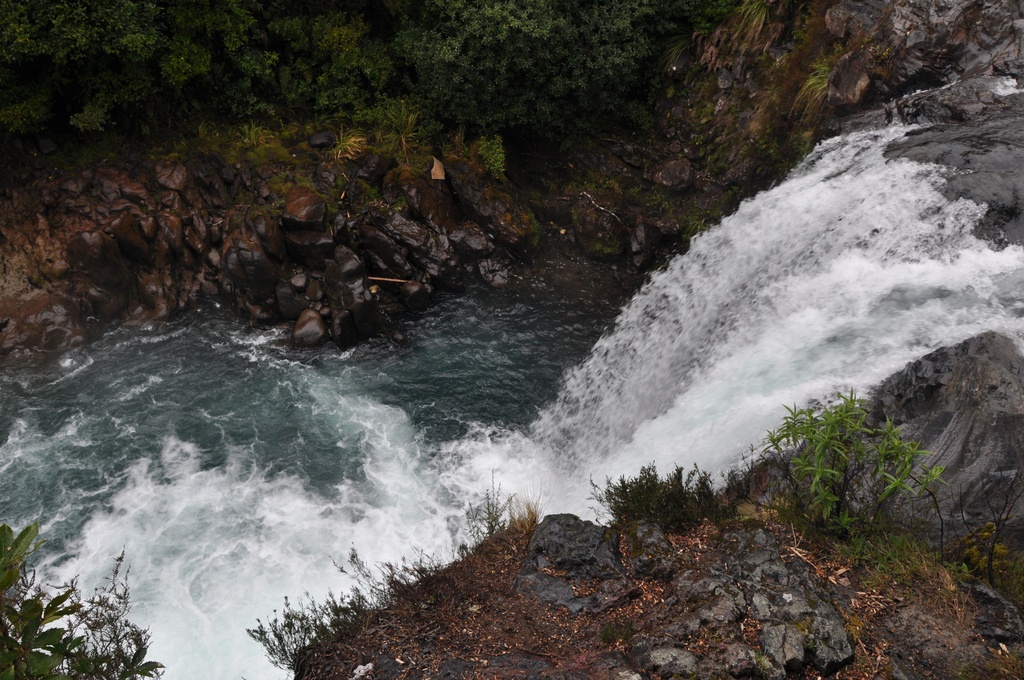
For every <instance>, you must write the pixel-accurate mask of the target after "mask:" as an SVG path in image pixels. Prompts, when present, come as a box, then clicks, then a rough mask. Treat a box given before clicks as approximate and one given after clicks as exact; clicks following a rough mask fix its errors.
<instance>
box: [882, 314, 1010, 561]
mask: <svg viewBox="0 0 1024 680" xmlns="http://www.w3.org/2000/svg"><path fill="white" fill-rule="evenodd" d="M1022 376H1024V357H1022V356H1021V355H1020V353H1019V352H1018V350H1017V347H1016V344H1015V343H1014V341H1013V340H1011V339H1010V338H1007V337H1005V336H1002V335H999V334H997V333H993V332H988V333H983V334H981V335H979V336H976V337H974V338H971V339H969V340H966V341H964V342H962V343H960V344H958V345H955V346H953V347H944V348H941V349H939V350H936V351H934V352H931V353H929V354H927V355H925V356H924V357H922V358H920V359H918V360H917V361H914V362H912V363H910V364H908V365H907V366H906V367H905V368H904V369H903V370H902V371H899V372H898V373H896V374H894V375H893V376H891V377H889V378H888V379H886V380H885V381H884V382H883V383H882V384H881V385H880V386H879V387H878V388H877V389H876V390H875V394H874V398H873V402H872V410H873V413H874V414H875V417H876V418H879V419H880V418H884V417H888V418H891V419H892V420H893V421H894V422H896V423H897V424H900V425H901V430H902V431H903V436H904V438H906V439H908V440H914V441H920V442H921V446H922V448H924V449H925V450H928V451H932V452H934V455H933V456H930V457H929V460H928V464H929V465H943V466H945V470H944V472H943V479H944V480H945V481H946V484H944V485H943V489H942V490H939V500H940V506H941V508H942V511H943V514H944V515H946V516H947V518H946V521H947V526H946V527H945V531H946V532H947V533H948V532H949V531H950V530H951V527H952V528H957V527H959V528H961V529H962V528H963V527H962V522H963V521H964V519H966V522H967V524H968V526H970V527H980V526H982V525H984V524H985V523H986V522H988V521H991V520H992V512H991V508H990V505H991V504H992V503H995V504H996V505H999V503H1000V502H1001V499H1004V498H1006V494H1011V493H1013V488H1014V485H1015V484H1018V483H1020V482H1019V480H1018V472H1017V471H1018V470H1020V469H1021V467H1022V463H1024V461H1022V458H1021V451H1020V446H1019V442H1020V441H1022V440H1024V383H1022ZM978 423H984V424H985V426H984V427H979V426H978ZM1022 479H1024V478H1022ZM907 511H908V512H914V511H915V509H914V506H913V505H911V506H909V507H908V509H907ZM933 514H934V513H928V514H925V513H920V516H922V517H928V516H933ZM939 528H940V527H939V526H938V519H937V518H935V519H934V524H933V526H932V529H933V532H934V536H935V537H936V538H938V530H939ZM1004 535H1005V536H1006V537H1007V538H1008V539H1010V540H1011V542H1012V543H1014V544H1017V545H1021V544H1024V526H1022V524H1021V521H1020V519H1018V518H1013V519H1012V520H1011V521H1010V522H1009V523H1008V525H1007V527H1006V529H1005V530H1004Z"/></svg>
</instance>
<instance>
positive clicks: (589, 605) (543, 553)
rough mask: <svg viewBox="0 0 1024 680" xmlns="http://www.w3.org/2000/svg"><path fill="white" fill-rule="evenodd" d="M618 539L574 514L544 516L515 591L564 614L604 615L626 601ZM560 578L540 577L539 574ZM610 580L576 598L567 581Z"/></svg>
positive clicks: (604, 528) (529, 547) (531, 543)
mask: <svg viewBox="0 0 1024 680" xmlns="http://www.w3.org/2000/svg"><path fill="white" fill-rule="evenodd" d="M617 540H618V537H617V536H616V535H615V534H614V533H613V532H612V531H611V530H610V529H608V528H606V527H601V526H598V525H596V524H594V523H593V522H588V521H584V520H581V519H580V518H579V517H576V516H575V515H549V516H547V517H545V518H544V519H543V521H541V523H540V525H538V527H537V530H536V531H535V532H534V534H533V538H531V539H530V543H529V545H528V546H527V558H526V560H525V562H524V564H523V567H522V569H521V570H520V572H519V575H518V576H517V577H516V585H515V588H516V592H517V593H521V594H528V595H532V596H534V597H536V598H538V599H539V600H541V601H543V602H548V603H551V604H555V605H558V606H561V607H565V608H566V609H568V610H569V611H570V612H573V613H578V612H581V611H584V610H587V611H591V612H600V611H606V610H607V609H608V608H609V607H611V606H613V605H614V604H615V603H617V602H620V601H622V600H623V599H624V598H628V597H629V593H628V590H629V587H628V584H626V583H625V582H622V581H621V580H620V577H621V576H622V575H623V574H624V573H625V570H624V567H623V565H622V561H621V560H620V559H619V555H618V550H617V548H616V543H617ZM549 568H550V569H554V570H557V571H558V572H561V574H562V575H561V576H557V577H556V576H553V575H551V574H549V573H545V571H544V570H545V569H549ZM586 579H614V581H613V582H606V583H602V587H601V588H599V589H598V590H597V591H596V592H593V593H591V594H590V595H588V596H585V597H576V594H575V591H574V590H573V587H572V582H574V581H581V580H586Z"/></svg>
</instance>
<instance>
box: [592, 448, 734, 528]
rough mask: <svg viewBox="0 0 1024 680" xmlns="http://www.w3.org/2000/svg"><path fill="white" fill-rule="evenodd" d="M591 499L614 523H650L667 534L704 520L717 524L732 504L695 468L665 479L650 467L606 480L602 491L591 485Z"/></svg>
mask: <svg viewBox="0 0 1024 680" xmlns="http://www.w3.org/2000/svg"><path fill="white" fill-rule="evenodd" d="M591 485H592V487H593V492H592V494H591V498H593V499H594V500H596V501H597V502H599V503H600V504H601V505H603V506H604V508H605V510H606V511H607V513H608V514H609V515H610V516H611V517H612V519H613V521H616V522H622V523H629V522H639V521H651V522H656V523H657V524H659V525H660V526H661V527H662V528H663V529H666V530H669V531H680V530H683V529H686V528H687V527H690V526H693V525H694V524H696V523H698V522H700V521H701V520H703V519H709V520H711V521H713V522H714V521H719V520H723V519H726V518H728V517H730V516H731V515H732V513H733V507H732V504H731V503H730V502H729V501H728V499H726V498H725V496H724V495H722V494H719V493H718V492H717V491H716V490H715V485H714V482H713V481H712V479H711V475H709V474H708V473H707V472H704V471H702V470H700V469H699V468H698V467H697V466H696V465H695V466H694V467H693V469H692V470H690V471H689V472H686V473H685V476H684V470H683V468H681V467H679V466H676V467H675V469H674V470H673V471H672V472H670V473H669V474H668V475H666V476H665V477H664V478H662V477H659V476H658V470H657V468H656V467H655V466H654V465H653V464H652V465H647V466H644V467H643V468H641V469H640V474H638V475H637V476H636V477H620V478H619V480H618V481H612V480H611V479H607V480H605V486H604V488H603V489H602V488H600V487H598V486H597V485H596V484H593V482H592V483H591Z"/></svg>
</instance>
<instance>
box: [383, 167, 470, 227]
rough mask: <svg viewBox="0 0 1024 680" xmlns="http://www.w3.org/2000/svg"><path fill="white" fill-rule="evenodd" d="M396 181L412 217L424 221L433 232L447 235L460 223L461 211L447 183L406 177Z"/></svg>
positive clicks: (403, 176) (424, 178)
mask: <svg viewBox="0 0 1024 680" xmlns="http://www.w3.org/2000/svg"><path fill="white" fill-rule="evenodd" d="M397 181H398V182H399V187H400V189H401V192H402V195H403V196H405V199H406V202H407V204H408V206H409V209H410V210H411V211H412V214H413V216H415V217H418V218H420V219H422V220H423V221H425V222H426V223H427V224H429V225H430V226H431V228H433V230H434V231H435V232H437V233H439V234H448V233H450V232H451V231H452V230H453V229H454V228H455V227H456V225H458V223H459V222H460V221H461V218H462V215H461V211H460V210H459V209H458V207H457V206H456V204H455V199H454V197H453V196H452V194H451V190H450V189H449V188H448V184H447V182H441V181H437V180H428V179H427V178H426V177H409V176H408V175H402V176H401V177H399V178H398V180H397Z"/></svg>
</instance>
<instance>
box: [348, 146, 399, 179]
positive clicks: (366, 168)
mask: <svg viewBox="0 0 1024 680" xmlns="http://www.w3.org/2000/svg"><path fill="white" fill-rule="evenodd" d="M394 162H395V161H394V159H393V158H390V157H386V156H381V155H379V154H375V153H371V154H367V155H366V156H364V157H363V162H362V165H360V166H359V169H358V170H356V179H360V180H362V181H364V182H366V183H367V184H369V185H370V186H380V184H381V181H383V179H384V175H386V174H387V172H388V170H390V169H391V166H392V165H393V164H394Z"/></svg>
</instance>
